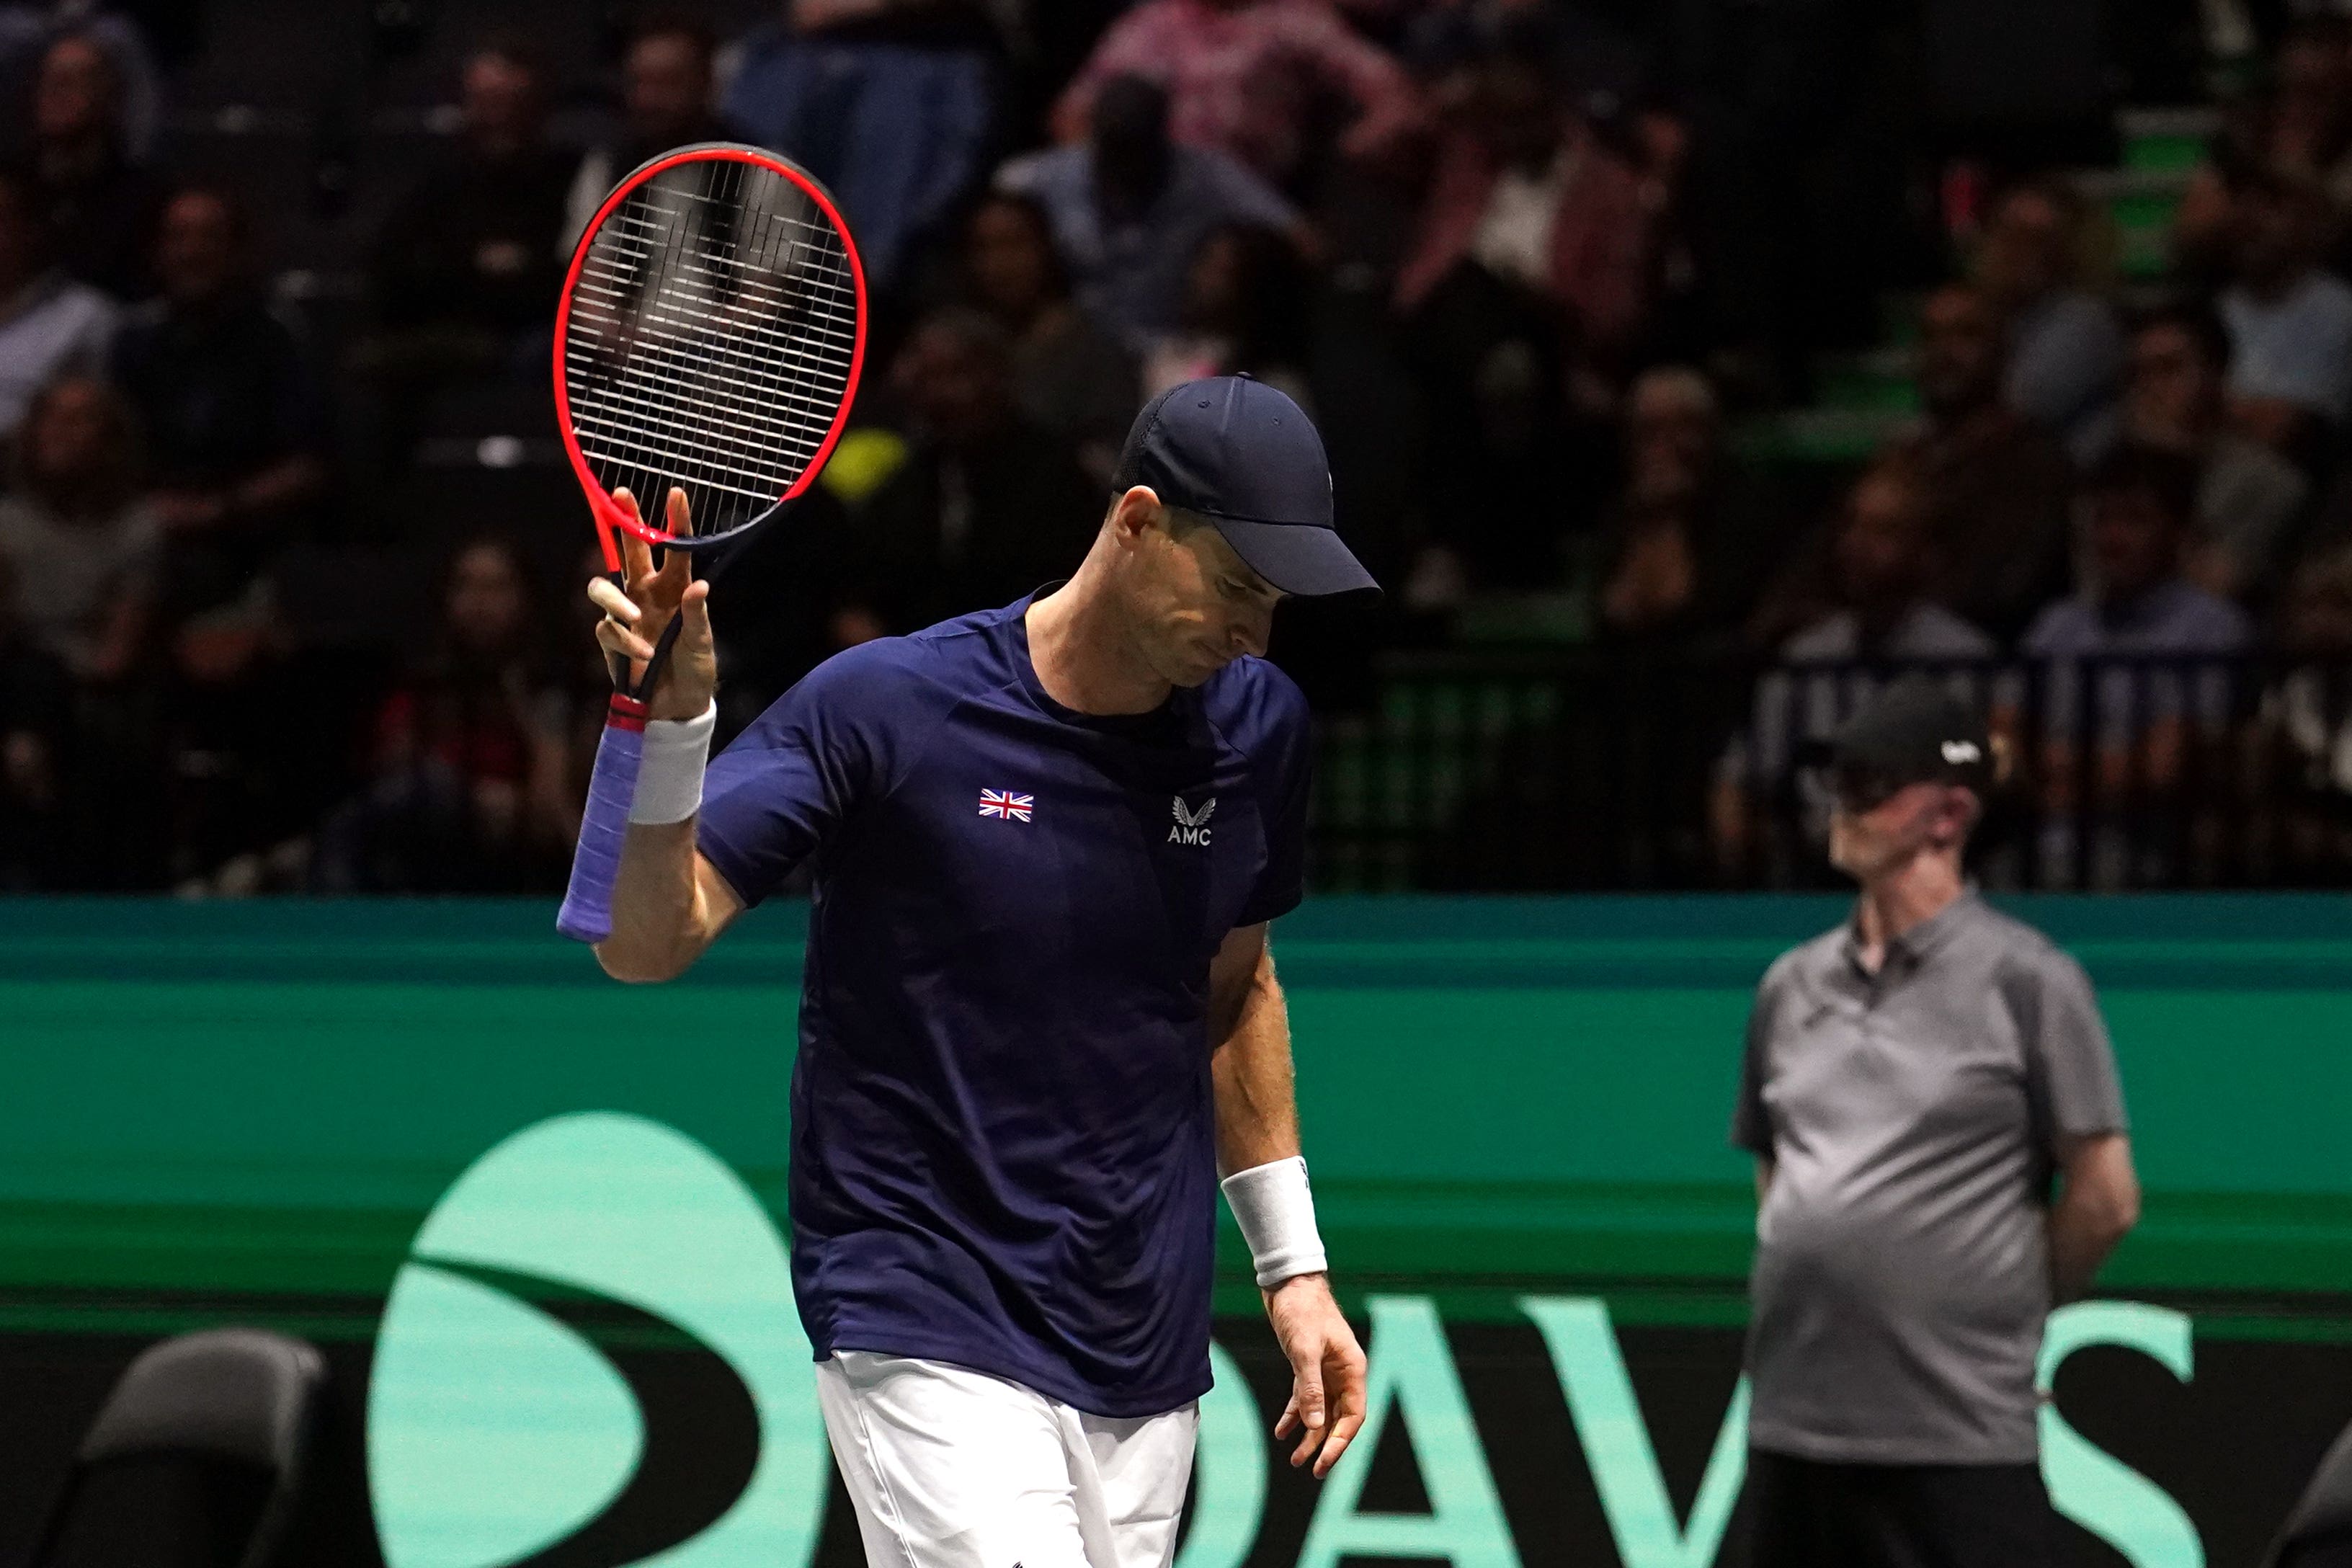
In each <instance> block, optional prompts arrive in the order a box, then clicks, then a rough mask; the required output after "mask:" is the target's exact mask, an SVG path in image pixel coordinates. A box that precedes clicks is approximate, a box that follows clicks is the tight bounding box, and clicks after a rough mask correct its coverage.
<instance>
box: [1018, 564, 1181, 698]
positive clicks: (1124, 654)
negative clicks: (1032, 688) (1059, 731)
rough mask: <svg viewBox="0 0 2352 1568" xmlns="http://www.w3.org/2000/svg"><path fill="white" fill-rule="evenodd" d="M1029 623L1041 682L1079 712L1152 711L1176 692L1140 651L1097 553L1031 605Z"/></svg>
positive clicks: (1033, 664)
mask: <svg viewBox="0 0 2352 1568" xmlns="http://www.w3.org/2000/svg"><path fill="white" fill-rule="evenodd" d="M1026 625H1027V626H1028V631H1029V663H1030V666H1031V668H1034V669H1035V670H1036V672H1037V684H1038V685H1040V686H1042V687H1044V688H1045V695H1046V696H1048V697H1050V698H1052V699H1053V700H1055V701H1056V702H1058V703H1060V704H1061V705H1062V706H1063V707H1065V708H1066V709H1068V710H1070V711H1072V712H1073V713H1090V714H1094V715H1096V716H1097V717H1103V718H1108V717H1111V716H1114V715H1117V714H1122V713H1149V712H1150V711H1151V710H1153V709H1155V708H1157V707H1159V706H1160V704H1161V703H1162V702H1165V701H1167V700H1168V694H1169V692H1171V690H1173V689H1174V688H1173V687H1172V686H1171V685H1170V684H1169V682H1168V681H1167V679H1165V678H1163V677H1162V676H1161V675H1160V673H1159V672H1158V671H1157V670H1155V669H1153V668H1151V666H1150V664H1149V663H1147V662H1145V660H1144V659H1142V658H1140V657H1139V656H1138V654H1137V653H1136V651H1135V644H1134V642H1133V640H1132V639H1131V638H1129V637H1128V635H1127V630H1126V628H1125V627H1124V626H1122V625H1120V623H1119V619H1118V611H1117V608H1116V606H1114V605H1112V603H1111V602H1110V597H1109V595H1108V594H1106V593H1105V592H1103V590H1102V580H1101V577H1100V575H1099V573H1098V571H1097V562H1096V560H1095V558H1094V557H1093V556H1091V555H1090V556H1088V557H1087V559H1086V560H1085V561H1084V562H1082V563H1080V564H1079V566H1078V572H1077V575H1076V576H1074V577H1072V578H1071V579H1070V580H1069V581H1068V582H1067V583H1065V584H1062V586H1061V587H1059V588H1057V589H1055V591H1054V592H1053V593H1051V594H1049V595H1046V596H1045V597H1044V598H1042V599H1039V600H1037V601H1035V602H1034V603H1033V604H1032V605H1030V606H1029V609H1028V613H1027V617H1026Z"/></svg>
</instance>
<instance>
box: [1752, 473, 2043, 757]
mask: <svg viewBox="0 0 2352 1568" xmlns="http://www.w3.org/2000/svg"><path fill="white" fill-rule="evenodd" d="M1932 508H1933V499H1932V497H1931V495H1930V492H1929V489H1928V481H1927V475H1926V474H1925V473H1924V472H1923V471H1922V470H1921V469H1920V468H1919V467H1918V465H1917V464H1916V461H1915V460H1914V459H1913V458H1910V457H1908V456H1907V455H1905V454H1903V453H1900V452H1897V453H1892V454H1889V455H1888V456H1886V457H1884V458H1880V459H1879V460H1878V461H1877V462H1875V463H1874V464H1873V465H1871V467H1870V468H1868V469H1867V470H1866V471H1865V472H1864V474H1863V476H1862V478H1861V479H1858V480H1856V481H1855V483H1854V487H1853V490H1852V491H1851V492H1849V493H1848V495H1847V498H1846V507H1845V516H1844V519H1843V521H1842V522H1841V524H1840V525H1839V528H1838V531H1837V534H1836V538H1835V541H1834V542H1833V544H1832V550H1831V558H1830V559H1831V582H1832V588H1833V592H1834V594H1835V595H1836V596H1835V600H1834V607H1832V608H1830V609H1829V610H1828V611H1827V612H1826V613H1825V614H1823V615H1822V617H1821V618H1820V619H1818V620H1816V621H1814V622H1813V623H1812V624H1811V625H1810V626H1806V627H1804V628H1803V629H1802V630H1801V631H1799V632H1798V633H1797V634H1796V635H1795V636H1793V637H1790V639H1789V640H1788V641H1787V642H1785V643H1783V644H1782V645H1781V646H1780V659H1781V662H1783V663H1784V664H1832V663H1840V662H1852V661H1855V660H1862V661H1867V662H1873V663H1876V662H1882V661H1888V660H1916V659H1962V658H1990V657H1991V656H1992V655H1993V654H1994V653H1995V652H1997V651H1999V650H1998V647H1997V646H1996V645H1995V644H1994V642H1993V640H1992V638H1991V637H1988V636H1986V635H1985V633H1984V632H1983V631H1982V630H1981V629H1979V627H1977V626H1971V625H1970V624H1969V622H1968V621H1966V620H1964V619H1962V618H1961V617H1960V616H1957V615H1954V614H1953V613H1952V612H1951V611H1950V610H1948V609H1946V608H1945V607H1944V606H1943V605H1939V604H1937V603H1936V601H1935V600H1934V599H1932V598H1930V597H1928V585H1929V584H1931V583H1933V582H1934V581H1935V578H1936V575H1937V573H1936V546H1935V543H1934V541H1933V540H1932V538H1931V537H1930V535H1929V533H1928V519H1929V517H1930V516H1931V515H1932ZM1821 732H1822V734H1824V735H1825V734H1827V733H1828V731H1827V730H1823V731H1821Z"/></svg>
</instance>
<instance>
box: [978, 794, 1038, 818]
mask: <svg viewBox="0 0 2352 1568" xmlns="http://www.w3.org/2000/svg"><path fill="white" fill-rule="evenodd" d="M1036 809H1037V797H1036V796H1035V795H1016V794H1014V793H1013V791H1011V790H1009V789H984V790H982V791H981V792H980V815H981V816H1001V817H1003V819H1004V820H1005V821H1007V822H1026V821H1028V820H1029V814H1030V813H1031V812H1033V811H1034V810H1036Z"/></svg>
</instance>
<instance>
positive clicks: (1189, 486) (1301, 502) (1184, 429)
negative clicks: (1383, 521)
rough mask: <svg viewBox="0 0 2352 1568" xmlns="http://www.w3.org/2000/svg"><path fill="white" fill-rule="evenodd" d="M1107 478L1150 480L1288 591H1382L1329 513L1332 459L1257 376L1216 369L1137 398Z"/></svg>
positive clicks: (1127, 484) (1165, 498)
mask: <svg viewBox="0 0 2352 1568" xmlns="http://www.w3.org/2000/svg"><path fill="white" fill-rule="evenodd" d="M1113 483H1114V484H1115V485H1116V487H1117V488H1118V489H1121V490H1126V489H1131V488H1133V487H1134V486H1136V485H1148V486H1150V489H1151V490H1152V491H1153V493H1155V494H1156V495H1158V496H1159V497H1160V503H1161V504H1162V505H1164V506H1171V507H1178V508H1181V509H1182V510H1185V511H1189V512H1197V513H1199V514H1200V515H1201V516H1202V517H1204V518H1206V519H1207V520H1208V521H1209V522H1210V523H1211V524H1212V525H1213V526H1214V527H1215V529H1216V531H1218V532H1219V533H1220V534H1222V535H1223V536H1224V541H1225V542H1226V543H1228V544H1230V545H1232V546H1233V547H1234V554H1236V555H1238V556H1240V557H1241V558H1242V559H1243V560H1244V562H1247V563H1249V566H1250V569H1251V570H1252V571H1254V572H1255V573H1256V574H1258V575H1259V576H1261V577H1263V578H1265V580H1266V581H1267V582H1269V583H1271V584H1274V585H1275V586H1276V588H1279V589H1281V590H1282V591H1283V592H1284V593H1286V594H1296V595H1301V596H1303V597H1319V596H1321V595H1329V594H1354V593H1361V592H1365V591H1367V590H1370V591H1371V592H1378V591H1379V589H1380V584H1379V583H1377V582H1375V581H1374V580H1373V578H1372V574H1370V572H1367V571H1365V570H1364V567H1363V563H1361V562H1360V561H1358V560H1357V559H1356V557H1355V555H1354V553H1353V552H1350V551H1349V549H1348V547H1347V545H1346V544H1345V543H1343V542H1341V541H1340V538H1339V528H1338V527H1337V526H1336V525H1335V524H1334V523H1333V521H1332V518H1331V466H1330V464H1329V462H1328V460H1327V459H1326V458H1324V455H1323V438H1322V437H1320V436H1318V435H1317V434H1316V433H1315V426H1314V422H1313V421H1311V420H1309V419H1308V418H1307V415H1306V412H1305V411H1304V410H1303V409H1301V408H1300V407H1299V406H1298V405H1297V404H1296V403H1293V402H1292V401H1291V400H1290V399H1289V398H1287V397H1286V396H1284V395H1282V394H1281V393H1280V392H1278V391H1276V389H1275V388H1273V387H1271V386H1268V385H1266V384H1265V383H1264V382H1262V381H1253V380H1251V379H1250V378H1249V377H1248V376H1245V375H1217V376H1211V377H1209V378H1208V379H1206V380H1204V381H1188V382H1186V383H1185V384H1183V385H1181V386H1177V387H1171V388H1170V389H1169V390H1168V391H1166V392H1163V393H1161V394H1160V395H1159V396H1157V397H1155V398H1153V399H1152V400H1151V401H1150V402H1149V403H1147V404H1145V405H1143V412H1142V413H1140V414H1139V415H1137V416H1135V425H1134V427H1133V428H1132V429H1130V430H1129V432H1128V435H1127V446H1126V448H1125V449H1124V450H1122V451H1121V452H1120V453H1119V458H1118V471H1117V473H1116V474H1115V475H1114V477H1113Z"/></svg>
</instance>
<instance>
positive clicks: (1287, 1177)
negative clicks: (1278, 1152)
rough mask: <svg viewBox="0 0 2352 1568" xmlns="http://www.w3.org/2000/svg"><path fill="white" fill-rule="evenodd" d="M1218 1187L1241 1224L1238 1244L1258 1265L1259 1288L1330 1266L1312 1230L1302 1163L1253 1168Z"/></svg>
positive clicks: (1312, 1211)
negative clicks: (1245, 1247) (1242, 1243)
mask: <svg viewBox="0 0 2352 1568" xmlns="http://www.w3.org/2000/svg"><path fill="white" fill-rule="evenodd" d="M1223 1187H1224V1192H1225V1203H1226V1205H1228V1206H1230V1207H1231V1208H1232V1209H1233V1211H1234V1219H1236V1220H1238V1221H1240V1222H1241V1227H1242V1239H1243V1240H1244V1241H1246V1242H1248V1243H1249V1249H1250V1260H1251V1261H1252V1262H1254V1263H1255V1264H1256V1265H1257V1282H1258V1288H1259V1289H1264V1290H1271V1289H1274V1288H1275V1287H1276V1286H1277V1285H1279V1284H1281V1283H1282V1282H1283V1281H1284V1280H1286V1279H1295V1278H1296V1277H1297V1276H1298V1275H1301V1274H1320V1273H1322V1272H1323V1271H1324V1270H1325V1269H1326V1268H1328V1267H1329V1265H1328V1262H1327V1260H1326V1259H1325V1258H1324V1256H1323V1238H1322V1237H1320V1236H1319V1235H1318V1234H1316V1230H1315V1194H1313V1193H1311V1192H1309V1191H1308V1190H1307V1162H1306V1161H1305V1160H1303V1159H1301V1158H1299V1157H1298V1156H1297V1155H1296V1154H1294V1155H1292V1156H1291V1157H1290V1158H1289V1159H1287V1160H1276V1161H1274V1162H1273V1163H1270V1164H1265V1165H1252V1166H1251V1167H1250V1168H1249V1169H1248V1170H1246V1171H1235V1172H1234V1173H1233V1174H1232V1175H1230V1176H1227V1177H1226V1178H1225V1179H1224V1182H1223Z"/></svg>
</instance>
